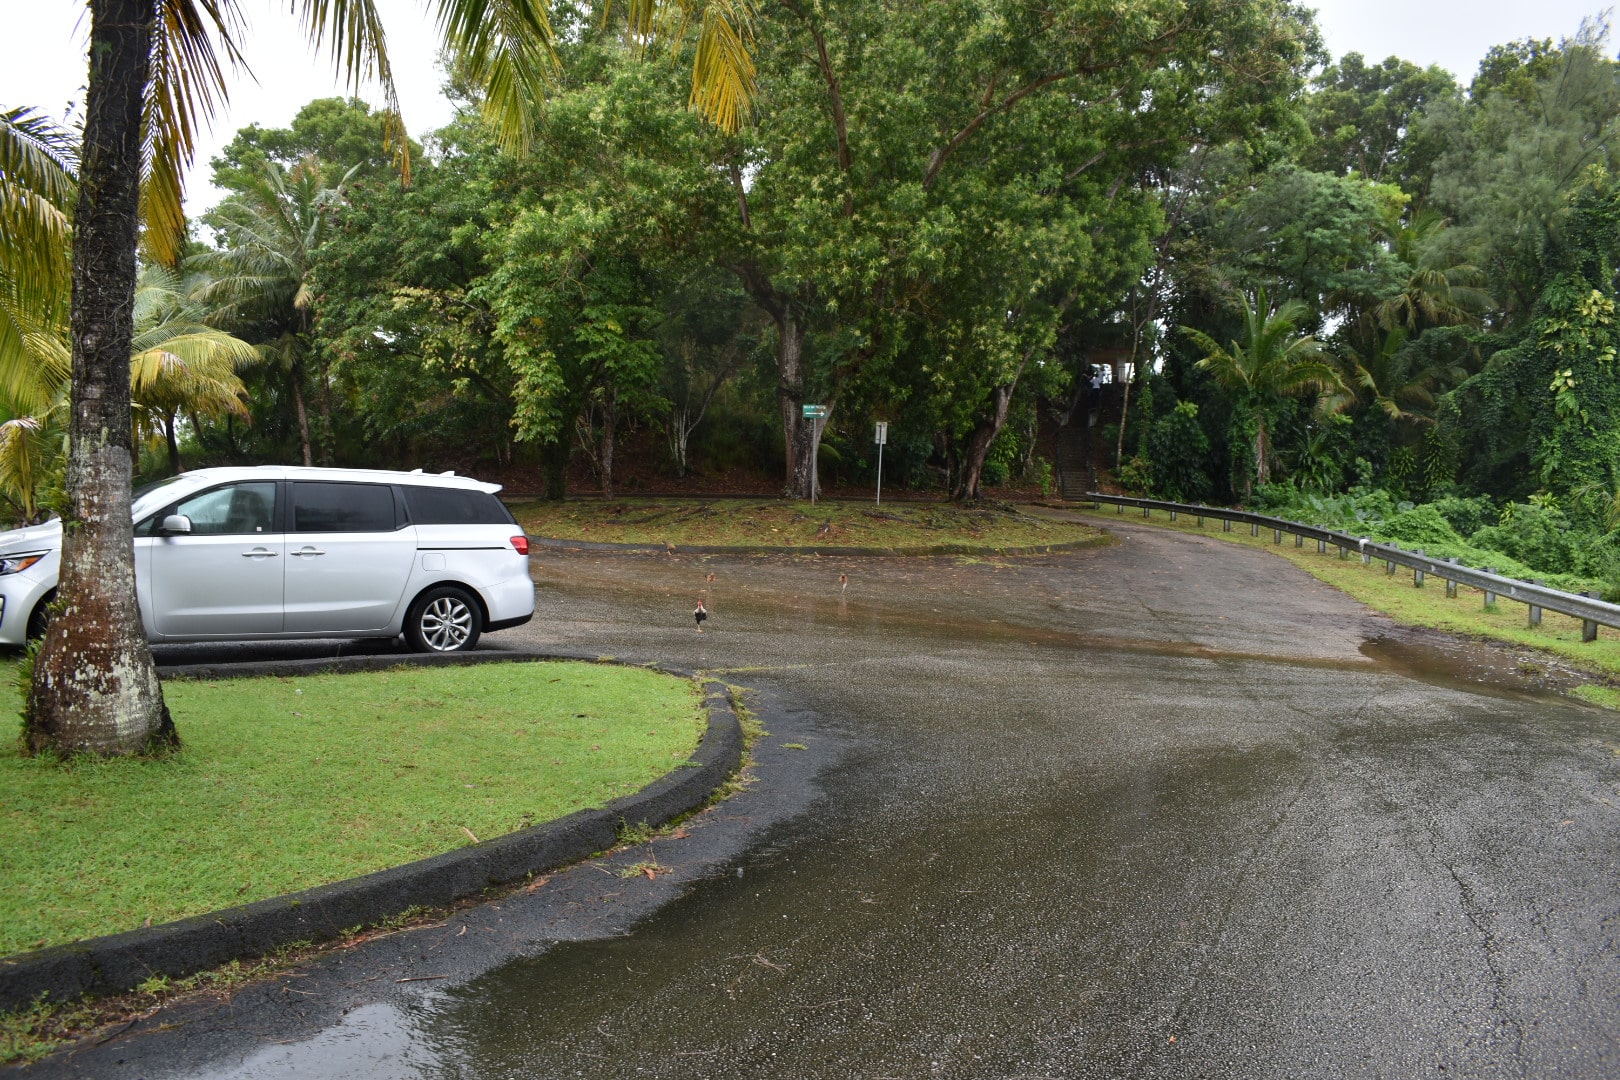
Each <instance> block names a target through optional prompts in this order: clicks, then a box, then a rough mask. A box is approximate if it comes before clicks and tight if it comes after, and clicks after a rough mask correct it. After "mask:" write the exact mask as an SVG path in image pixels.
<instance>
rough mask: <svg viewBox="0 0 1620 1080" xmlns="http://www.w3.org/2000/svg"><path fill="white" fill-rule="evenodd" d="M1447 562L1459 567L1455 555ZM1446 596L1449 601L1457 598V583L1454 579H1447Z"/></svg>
mask: <svg viewBox="0 0 1620 1080" xmlns="http://www.w3.org/2000/svg"><path fill="white" fill-rule="evenodd" d="M1446 562H1448V563H1450V564H1451V565H1453V566H1456V565H1457V557H1456V556H1455V555H1453V556H1452V557H1451V558H1449V559H1447V560H1446ZM1446 596H1447V597H1448V598H1449V599H1452V600H1455V599H1456V598H1457V582H1456V580H1455V579H1453V578H1446Z"/></svg>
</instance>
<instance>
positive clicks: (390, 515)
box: [292, 480, 395, 532]
mask: <svg viewBox="0 0 1620 1080" xmlns="http://www.w3.org/2000/svg"><path fill="white" fill-rule="evenodd" d="M292 511H293V512H292V531H293V532H393V531H394V525H395V523H394V492H393V489H392V488H389V487H387V486H385V485H383V484H345V483H328V482H325V481H313V480H312V481H296V482H294V484H293V485H292Z"/></svg>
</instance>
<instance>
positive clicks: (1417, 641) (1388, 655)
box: [1361, 629, 1592, 703]
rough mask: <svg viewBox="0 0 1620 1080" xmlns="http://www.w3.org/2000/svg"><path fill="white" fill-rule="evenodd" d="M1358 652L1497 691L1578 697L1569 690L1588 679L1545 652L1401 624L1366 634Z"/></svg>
mask: <svg viewBox="0 0 1620 1080" xmlns="http://www.w3.org/2000/svg"><path fill="white" fill-rule="evenodd" d="M1361 652H1362V654H1363V655H1364V656H1366V657H1368V658H1369V659H1371V660H1374V661H1376V662H1377V663H1379V664H1381V665H1383V666H1384V667H1386V668H1388V669H1390V670H1391V671H1394V672H1396V673H1397V674H1400V675H1404V676H1406V677H1407V678H1409V679H1416V680H1418V681H1419V682H1424V683H1428V684H1429V685H1431V686H1441V687H1445V688H1447V689H1452V690H1463V691H1466V692H1469V693H1476V694H1477V693H1486V694H1491V695H1493V696H1498V697H1512V698H1527V699H1545V698H1558V699H1561V700H1563V701H1564V702H1565V703H1579V701H1578V699H1570V698H1569V697H1568V695H1569V692H1570V691H1571V690H1573V689H1574V688H1575V687H1577V686H1581V685H1584V684H1586V683H1588V682H1591V681H1592V679H1591V677H1590V676H1587V675H1585V674H1583V673H1582V672H1580V671H1577V670H1576V669H1574V668H1572V667H1569V666H1568V665H1565V664H1563V663H1561V662H1560V661H1558V660H1556V659H1554V658H1551V657H1549V656H1547V655H1546V654H1543V653H1533V652H1531V651H1530V650H1528V649H1515V648H1513V647H1511V646H1506V645H1495V644H1490V643H1485V642H1478V641H1469V640H1465V639H1463V638H1453V637H1450V636H1448V635H1444V634H1440V633H1431V632H1427V631H1420V630H1404V629H1400V630H1397V631H1396V632H1394V633H1391V634H1387V635H1382V636H1379V637H1375V638H1370V639H1368V640H1367V641H1366V642H1365V643H1363V644H1362V646H1361Z"/></svg>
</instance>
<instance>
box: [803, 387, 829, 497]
mask: <svg viewBox="0 0 1620 1080" xmlns="http://www.w3.org/2000/svg"><path fill="white" fill-rule="evenodd" d="M804 418H805V419H806V420H809V421H810V422H811V423H813V424H815V425H816V429H815V436H814V437H813V438H812V439H811V440H810V505H811V506H814V505H815V504H816V489H817V488H819V487H820V486H821V480H820V477H819V475H818V473H817V469H816V464H817V462H816V459H817V458H819V457H820V456H821V455H820V454H818V453H817V452H816V451H818V450H819V449H821V427H822V425H823V424H825V423H826V422H827V406H825V405H806V406H805V407H804Z"/></svg>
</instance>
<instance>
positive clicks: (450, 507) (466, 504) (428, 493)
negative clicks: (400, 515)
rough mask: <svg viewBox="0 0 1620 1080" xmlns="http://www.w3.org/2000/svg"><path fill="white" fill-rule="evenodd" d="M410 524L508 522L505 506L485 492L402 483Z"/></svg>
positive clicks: (509, 515)
mask: <svg viewBox="0 0 1620 1080" xmlns="http://www.w3.org/2000/svg"><path fill="white" fill-rule="evenodd" d="M404 490H405V505H406V506H408V507H410V510H411V524H413V525H511V524H513V520H512V515H511V513H510V512H509V511H508V510H507V509H506V505H505V504H504V503H502V502H501V500H499V499H497V498H496V497H495V496H493V495H491V494H490V493H489V492H487V491H468V490H466V489H465V488H436V487H418V486H416V485H414V484H406V485H405V488H404Z"/></svg>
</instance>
